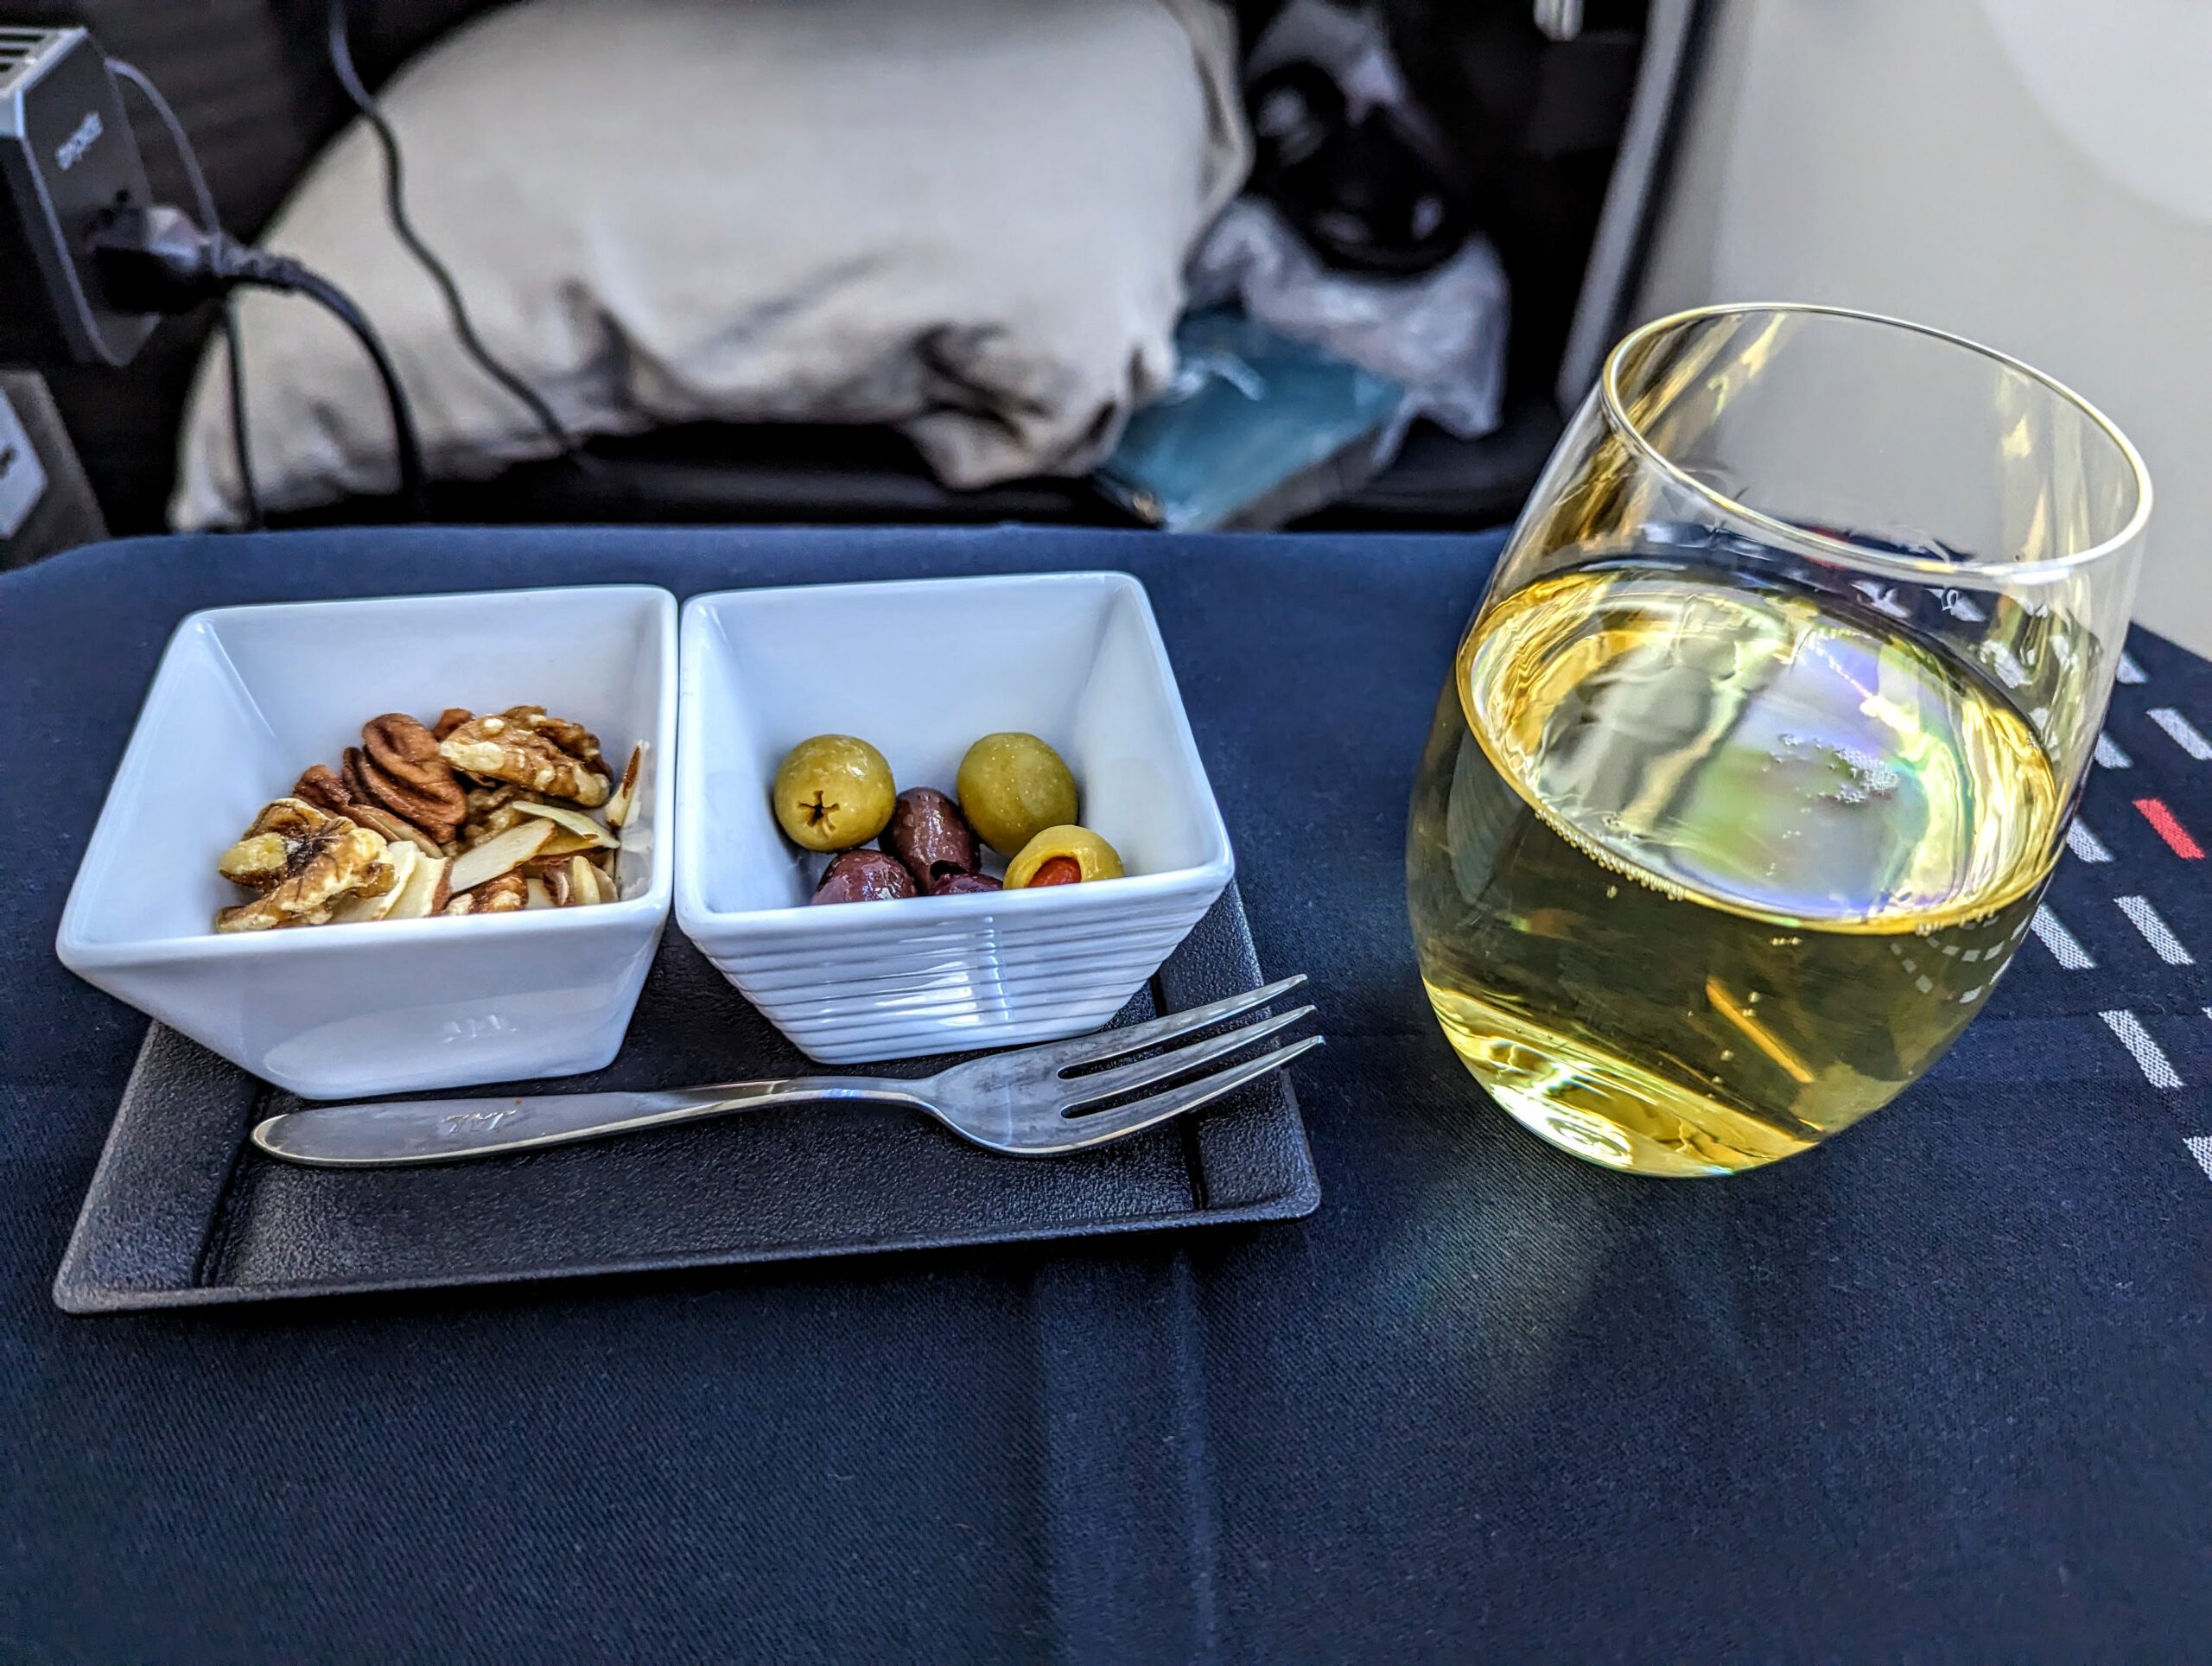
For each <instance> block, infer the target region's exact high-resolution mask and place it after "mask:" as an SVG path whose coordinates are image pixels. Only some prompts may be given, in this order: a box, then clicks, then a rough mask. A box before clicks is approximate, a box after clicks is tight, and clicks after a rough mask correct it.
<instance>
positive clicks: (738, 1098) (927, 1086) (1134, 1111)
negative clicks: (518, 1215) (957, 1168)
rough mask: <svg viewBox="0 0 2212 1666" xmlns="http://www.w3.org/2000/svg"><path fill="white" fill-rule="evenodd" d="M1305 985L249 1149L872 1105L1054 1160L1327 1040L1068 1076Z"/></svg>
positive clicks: (317, 1129)
mask: <svg viewBox="0 0 2212 1666" xmlns="http://www.w3.org/2000/svg"><path fill="white" fill-rule="evenodd" d="M1305 981H1306V975H1305V974H1304V973H1303V972H1300V974H1299V975H1298V976H1295V977H1286V978H1284V979H1283V980H1282V981H1281V982H1279V983H1270V984H1268V986H1267V987H1266V988H1264V989H1254V990H1252V991H1251V992H1250V993H1249V994H1247V995H1234V996H1231V997H1230V999H1229V1000H1226V1001H1217V1002H1213V1003H1212V1004H1211V1005H1210V1006H1205V1007H1193V1008H1191V1009H1190V1010H1189V1011H1187V1012H1179V1013H1173V1014H1169V1015H1168V1016H1167V1017H1166V1018H1156V1019H1154V1020H1153V1021H1151V1022H1150V1023H1146V1024H1132V1025H1130V1026H1128V1027H1127V1028H1125V1029H1118V1030H1101V1031H1099V1032H1098V1033H1096V1034H1095V1035H1084V1036H1078V1037H1077V1038H1076V1039H1075V1040H1072V1041H1052V1042H1047V1043H1046V1044H1045V1045H1043V1046H1034V1047H1020V1048H1016V1049H1014V1051H1012V1052H999V1053H991V1054H988V1055H987V1056H985V1057H983V1058H981V1059H969V1060H968V1061H967V1062H966V1063H965V1064H960V1065H953V1066H952V1068H951V1069H950V1070H946V1071H939V1072H938V1074H937V1075H935V1076H925V1077H921V1078H917V1079H914V1080H905V1081H902V1080H897V1079H890V1080H887V1079H884V1078H877V1077H868V1076H794V1077H788V1078H785V1079H783V1080H781V1081H772V1082H725V1083H722V1084H719V1085H717V1086H715V1087H705V1088H677V1089H672V1090H670V1091H665V1092H658V1093H553V1094H544V1095H541V1096H538V1097H530V1098H505V1099H414V1100H391V1101H389V1102H387V1103H381V1104H366V1105H325V1106H319V1107H317V1108H316V1109H315V1110H292V1111H286V1112H285V1113H284V1114H283V1115H282V1116H271V1117H270V1118H269V1119H268V1120H267V1121H266V1122H263V1123H262V1124H261V1125H260V1126H259V1127H257V1128H256V1129H254V1130H253V1142H254V1143H255V1144H256V1145H257V1146H259V1147H260V1148H262V1149H263V1150H264V1151H266V1152H267V1153H269V1154H270V1156H272V1157H282V1158H283V1159H285V1160H287V1161H289V1162H296V1163H309V1164H313V1165H315V1166H317V1167H327V1168H375V1167H385V1166H388V1165H391V1164H396V1163H437V1162H446V1161H448V1160H453V1159H454V1158H459V1157H488V1156H490V1155H492V1154H493V1153H495V1152H505V1151H526V1150H529V1149H531V1148H533V1147H537V1146H550V1145H565V1144H567V1143H569V1141H574V1140H596V1139H600V1138H602V1137H604V1136H606V1135H610V1134H628V1133H631V1132H632V1131H634V1130H636V1129H645V1128H666V1127H667V1126H669V1124H671V1122H696V1121H697V1120H698V1119H699V1118H701V1117H704V1116H721V1115H722V1114H723V1113H725V1112H727V1111H733V1110H756V1109H759V1108H760V1107H763V1106H766V1105H787V1104H794V1103H800V1102H802V1101H807V1100H820V1099H873V1100H880V1101H887V1102H889V1103H893V1104H901V1105H911V1106H912V1107H913V1108H914V1109H915V1110H925V1111H927V1112H928V1113H929V1114H930V1115H931V1116H934V1117H936V1118H937V1119H938V1121H939V1122H943V1123H944V1125H945V1126H946V1127H947V1128H949V1129H951V1130H952V1131H953V1132H954V1133H955V1134H957V1135H961V1136H962V1137H963V1138H964V1139H969V1140H972V1141H975V1142H976V1144H977V1145H979V1146H984V1147H987V1148H989V1149H990V1150H993V1151H1001V1152H1005V1153H1007V1154H1010V1155H1014V1156H1018V1157H1048V1156H1052V1155H1053V1154H1056V1153H1058V1152H1063V1151H1080V1150H1082V1149H1083V1148H1084V1147H1086V1146H1095V1145H1103V1144H1104V1143H1105V1142H1106V1141H1109V1140H1118V1139H1121V1138H1122V1137H1123V1136H1124V1135H1130V1134H1135V1133H1136V1132H1137V1131H1138V1130H1139V1129H1147V1128H1150V1127H1152V1126H1153V1125H1154V1123H1157V1122H1166V1120H1167V1119H1168V1118H1169V1117H1171V1116H1181V1115H1183V1113H1184V1112H1185V1111H1189V1110H1197V1109H1198V1107H1199V1106H1200V1105H1203V1104H1206V1103H1211V1101H1213V1100H1216V1099H1218V1098H1220V1097H1221V1096H1222V1095H1223V1094H1224V1093H1230V1092H1233V1091H1235V1090H1236V1089H1238V1088H1241V1087H1243V1085H1244V1084H1246V1083H1247V1082H1250V1081H1254V1080H1256V1079H1257V1078H1260V1077H1262V1076H1265V1075H1266V1074H1267V1073H1268V1071H1274V1070H1281V1068H1282V1067H1283V1066H1284V1065H1287V1064H1288V1063H1289V1062H1290V1061H1291V1060H1292V1059H1295V1058H1297V1057H1298V1056H1299V1054H1300V1053H1302V1052H1307V1051H1309V1050H1310V1049H1312V1048H1314V1047H1318V1046H1320V1045H1321V1038H1320V1037H1319V1036H1318V1035H1313V1036H1308V1037H1306V1039H1305V1040H1301V1041H1294V1042H1292V1043H1290V1044H1289V1045H1288V1046H1281V1047H1271V1048H1269V1049H1268V1051H1267V1052H1263V1053H1261V1054H1260V1055H1258V1056H1257V1057H1256V1058H1253V1059H1243V1060H1242V1061H1240V1062H1238V1063H1236V1064H1234V1065H1227V1066H1225V1067H1224V1068H1223V1069H1220V1070H1217V1071H1213V1072H1212V1073H1211V1075H1206V1076H1201V1077H1198V1078H1196V1079H1195V1080H1192V1081H1188V1082H1184V1083H1180V1084H1178V1085H1176V1086H1173V1087H1171V1088H1167V1089H1166V1090H1164V1091H1161V1092H1159V1093H1155V1094H1153V1095H1151V1096H1150V1097H1147V1098H1143V1099H1139V1100H1136V1101H1135V1102H1133V1103H1129V1104H1125V1105H1116V1106H1114V1107H1113V1108H1111V1109H1110V1110H1098V1111H1092V1112H1090V1113H1089V1114H1088V1115H1085V1114H1083V1107H1084V1106H1085V1105H1095V1104H1098V1103H1101V1102H1103V1101H1104V1100H1108V1099H1111V1098H1115V1097H1119V1096H1120V1095H1122V1094H1125V1093H1131V1092H1135V1091H1136V1090H1138V1089H1140V1088H1146V1087H1150V1086H1152V1085H1153V1084H1155V1083H1158V1082H1164V1081H1166V1080H1168V1079H1169V1078H1173V1077H1178V1076H1184V1075H1187V1074H1189V1073H1190V1072H1191V1071H1193V1070H1195V1069H1197V1068H1198V1066H1199V1065H1205V1064H1208V1063H1211V1061H1212V1060H1214V1059H1220V1058H1224V1057H1226V1056H1227V1055H1228V1054H1230V1053H1232V1052H1237V1051H1239V1050H1240V1049H1242V1048H1244V1047H1248V1046H1251V1045H1252V1043H1254V1042H1255V1041H1259V1040H1265V1039H1266V1038H1267V1037H1268V1036H1270V1035H1273V1034H1274V1033H1276V1032H1277V1031H1279V1030H1284V1029H1287V1028H1288V1027H1290V1026H1291V1025H1293V1024H1295V1023H1296V1022H1298V1021H1299V1020H1300V1019H1301V1018H1304V1017H1305V1016H1306V1014H1309V1013H1311V1012H1312V1011H1313V1008H1312V1007H1311V1006H1305V1007H1299V1008H1294V1009H1293V1010H1292V1011H1289V1012H1287V1013H1281V1014H1276V1015H1274V1016H1273V1017H1270V1018H1264V1019H1262V1020H1261V1021H1259V1022H1257V1023H1255V1024H1246V1025H1243V1026H1242V1027H1239V1028H1236V1029H1233V1030H1230V1031H1228V1032H1226V1033H1224V1034H1221V1035H1213V1036H1208V1037H1207V1038H1206V1039H1205V1040H1202V1041H1194V1042H1192V1044H1191V1045H1190V1046H1185V1047H1176V1048H1173V1049H1172V1050H1170V1051H1168V1052H1163V1053H1160V1055H1159V1056H1157V1057H1156V1058H1152V1059H1137V1060H1135V1062H1133V1063H1130V1064H1127V1065H1116V1066H1115V1067H1114V1068H1113V1069H1111V1070H1101V1071H1093V1072H1092V1073H1091V1074H1090V1075H1087V1076H1075V1077H1071V1076H1070V1075H1069V1074H1068V1072H1069V1071H1072V1070H1079V1069H1082V1068H1083V1067H1084V1066H1085V1065H1096V1064H1100V1063H1103V1061H1105V1060H1106V1059H1117V1058H1119V1057H1121V1056H1122V1054H1124V1053H1130V1052H1140V1051H1141V1050H1143V1049H1145V1048H1147V1047H1156V1046H1160V1044H1161V1043H1162V1042H1165V1041H1172V1040H1174V1039H1175V1038H1176V1037H1178V1036H1182V1035H1189V1034H1191V1033H1193V1032H1194V1031H1198V1030H1202V1029H1205V1028H1207V1027H1211V1026H1212V1025H1215V1024H1218V1023H1221V1022H1223V1021H1224V1020H1227V1019H1231V1018H1235V1017H1237V1016H1238V1015H1239V1014H1243V1013H1248V1012H1250V1011H1251V1010H1252V1009H1253V1008H1255V1007H1264V1006H1266V1005H1267V1004H1268V1002H1271V1001H1273V1000H1274V999H1275V997H1276V996H1278V995H1284V994H1287V992H1288V991H1290V990H1292V989H1296V988H1297V987H1298V986H1299V985H1300V984H1301V983H1303V982H1305Z"/></svg>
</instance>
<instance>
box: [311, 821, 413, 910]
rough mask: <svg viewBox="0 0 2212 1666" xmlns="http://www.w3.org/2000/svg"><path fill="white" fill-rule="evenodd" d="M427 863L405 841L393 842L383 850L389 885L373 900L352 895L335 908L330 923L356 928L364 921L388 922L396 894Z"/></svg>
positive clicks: (402, 889) (356, 893) (394, 904)
mask: <svg viewBox="0 0 2212 1666" xmlns="http://www.w3.org/2000/svg"><path fill="white" fill-rule="evenodd" d="M429 860H430V858H429V857H428V856H426V855H423V853H422V852H421V851H420V850H417V849H416V848H415V847H414V846H413V845H411V844H410V843H407V842H406V841H405V840H404V839H394V840H393V841H392V842H391V843H389V844H387V845H385V848H384V862H385V866H386V867H388V868H391V884H390V885H388V886H386V887H385V889H384V890H383V891H382V892H381V893H379V894H378V895H376V896H373V897H371V896H364V895H362V894H361V893H359V892H358V891H357V892H355V893H353V895H352V896H350V897H348V898H346V900H344V901H343V902H341V903H340V904H339V905H338V906H337V908H336V909H335V910H334V912H332V914H331V916H330V919H331V923H332V924H333V925H360V924H362V923H363V922H365V921H367V920H372V919H389V918H391V911H392V910H393V909H394V908H396V907H397V906H399V893H401V892H403V891H404V890H405V889H406V888H407V882H408V881H410V879H412V878H414V876H415V870H416V868H420V867H421V866H422V865H423V863H424V862H428V861H429Z"/></svg>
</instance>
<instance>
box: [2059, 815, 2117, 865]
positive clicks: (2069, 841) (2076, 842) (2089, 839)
mask: <svg viewBox="0 0 2212 1666" xmlns="http://www.w3.org/2000/svg"><path fill="white" fill-rule="evenodd" d="M2066 848H2067V849H2069V850H2071V851H2072V852H2073V853H2074V855H2075V857H2076V859H2078V860H2080V861H2082V862H2110V861H2111V860H2112V852H2111V851H2109V850H2107V849H2105V842H2104V841H2103V840H2102V839H2101V838H2099V837H2098V836H2096V835H2095V834H2094V833H2092V832H2090V831H2089V830H2088V827H2087V826H2086V825H2084V824H2083V823H2081V822H2079V821H2077V822H2075V823H2074V825H2073V826H2071V827H2069V828H2068V829H2067V830H2066Z"/></svg>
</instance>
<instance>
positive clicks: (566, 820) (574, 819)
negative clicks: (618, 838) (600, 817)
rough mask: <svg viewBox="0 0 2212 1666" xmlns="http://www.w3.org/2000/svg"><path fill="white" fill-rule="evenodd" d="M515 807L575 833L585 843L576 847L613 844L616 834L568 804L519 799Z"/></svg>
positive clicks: (586, 848) (585, 848) (580, 848)
mask: <svg viewBox="0 0 2212 1666" xmlns="http://www.w3.org/2000/svg"><path fill="white" fill-rule="evenodd" d="M515 808H516V809H517V810H518V811H521V812H522V813H523V814H524V815H525V816H542V817H544V818H545V819H546V820H547V821H549V822H551V823H553V824H554V825H555V826H556V827H559V828H561V829H563V830H565V831H567V832H569V833H572V834H574V835H575V836H576V837H577V838H579V839H581V840H582V841H583V842H584V843H582V844H580V845H578V846H577V847H576V848H577V849H579V850H588V849H592V848H593V847H594V846H596V845H604V846H610V847H611V846H612V845H613V843H614V836H613V834H612V833H610V832H608V831H607V830H606V829H605V828H604V827H601V825H600V824H599V823H597V822H595V821H594V820H592V818H591V817H588V816H587V815H585V814H584V813H583V811H581V810H571V809H569V806H568V805H566V804H526V803H523V802H521V801H519V800H518V802H517V803H516V804H515Z"/></svg>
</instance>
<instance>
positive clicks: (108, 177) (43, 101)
mask: <svg viewBox="0 0 2212 1666" xmlns="http://www.w3.org/2000/svg"><path fill="white" fill-rule="evenodd" d="M0 184H4V187H5V197H6V200H5V202H4V203H0V363H7V364H13V365H22V366H41V365H53V364H57V363H60V364H80V365H107V366H122V365H126V364H128V363H130V360H131V359H132V358H133V357H134V356H135V355H136V354H137V351H138V349H139V348H140V347H142V346H143V345H144V343H145V340H146V338H147V337H148V336H149V335H150V334H153V331H154V326H155V325H156V323H158V322H159V321H160V319H159V317H158V315H156V313H154V312H151V311H146V310H142V309H140V308H136V307H131V306H127V305H123V304H119V303H118V301H117V299H116V298H115V296H113V294H112V292H111V289H110V287H109V284H108V282H107V280H106V278H105V277H104V275H103V272H102V270H101V257H100V255H99V252H98V251H97V249H96V247H95V244H96V242H97V240H98V239H99V235H100V233H101V232H103V231H104V230H105V229H107V228H108V227H109V226H111V224H112V223H113V222H114V221H115V219H117V218H118V216H119V215H124V214H129V213H143V212H145V211H146V210H148V209H149V208H150V207H153V200H154V199H153V190H152V188H151V187H150V186H149V185H148V184H147V182H146V169H145V165H144V163H143V162H141V160H140V159H139V156H138V146H137V142H136V141H135V140H133V139H132V137H131V135H130V121H129V120H128V118H126V117H125V115H124V110H123V105H122V101H121V99H120V97H119V96H118V90H117V87H116V85H115V80H114V78H113V77H111V75H110V74H109V73H108V68H107V61H106V60H105V58H104V57H103V56H102V55H101V54H100V49H99V46H98V45H97V44H95V42H94V41H93V40H92V36H91V35H88V34H86V32H85V31H84V30H83V29H18V28H10V27H0Z"/></svg>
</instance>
